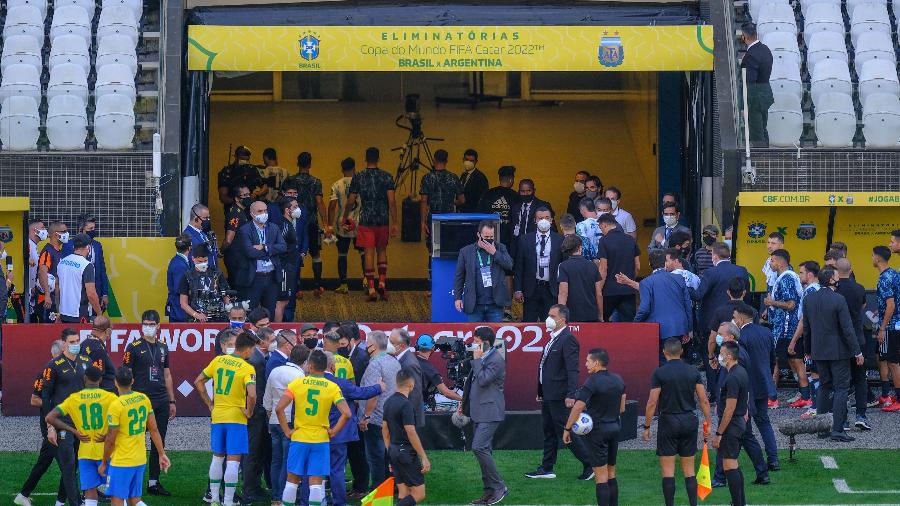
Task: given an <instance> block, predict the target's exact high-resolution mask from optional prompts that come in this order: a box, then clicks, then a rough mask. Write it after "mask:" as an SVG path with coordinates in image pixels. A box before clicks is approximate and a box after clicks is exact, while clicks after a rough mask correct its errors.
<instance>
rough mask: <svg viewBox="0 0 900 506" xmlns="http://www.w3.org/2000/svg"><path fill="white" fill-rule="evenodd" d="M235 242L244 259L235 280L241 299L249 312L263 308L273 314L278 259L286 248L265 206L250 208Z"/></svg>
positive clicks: (279, 259) (260, 204)
mask: <svg viewBox="0 0 900 506" xmlns="http://www.w3.org/2000/svg"><path fill="white" fill-rule="evenodd" d="M235 241H236V243H237V247H238V251H239V252H240V254H241V256H242V257H243V260H242V261H241V262H240V263H239V264H238V269H239V271H238V273H237V275H236V276H235V282H236V283H237V288H238V289H239V290H240V291H241V299H242V300H248V301H250V309H251V310H252V309H255V308H257V307H259V306H262V307H264V308H266V309H267V310H268V311H269V314H275V301H276V299H277V298H278V283H277V279H278V276H277V273H278V271H280V270H281V269H282V265H281V255H283V254H284V253H285V252H286V251H287V244H285V242H284V237H283V236H282V235H281V231H280V230H279V228H278V226H277V225H275V224H274V223H269V212H268V209H267V207H266V203H265V202H262V201H256V202H254V203H253V204H251V205H250V222H248V223H246V224H244V225H243V226H242V227H241V228H240V229H238V233H237V237H236V238H235Z"/></svg>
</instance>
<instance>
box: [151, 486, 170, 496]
mask: <svg viewBox="0 0 900 506" xmlns="http://www.w3.org/2000/svg"><path fill="white" fill-rule="evenodd" d="M147 493H148V494H150V495H158V496H161V497H169V496H171V495H172V493H171V492H169V491H168V490H166V488H165V487H163V486H162V483H160V482H156V485H151V486H149V487H147Z"/></svg>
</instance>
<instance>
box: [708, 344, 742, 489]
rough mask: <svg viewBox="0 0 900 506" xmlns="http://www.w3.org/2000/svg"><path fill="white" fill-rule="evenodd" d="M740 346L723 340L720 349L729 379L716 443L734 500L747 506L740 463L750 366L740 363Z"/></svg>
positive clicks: (724, 384)
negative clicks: (746, 367) (748, 369)
mask: <svg viewBox="0 0 900 506" xmlns="http://www.w3.org/2000/svg"><path fill="white" fill-rule="evenodd" d="M738 357H739V348H738V345H737V343H736V342H733V341H729V342H726V343H724V344H722V349H721V350H720V351H719V366H720V367H722V368H723V369H725V370H727V371H728V373H727V375H726V376H725V380H724V381H722V382H720V384H721V385H722V387H721V388H720V391H719V397H720V399H721V400H720V401H719V403H718V405H717V414H718V418H719V423H718V425H717V427H716V429H715V436H714V437H713V440H712V446H713V448H715V449H716V450H719V451H718V452H716V454H720V453H721V454H722V468H723V469H724V470H725V478H726V480H727V481H728V491H729V492H730V493H731V504H733V505H735V506H746V504H747V501H746V499H745V498H744V475H743V473H741V469H740V467H739V465H738V455H739V454H740V451H741V442H742V437H743V435H744V431H745V430H746V427H747V422H746V416H747V409H748V399H749V388H750V380H749V378H748V376H747V370H746V369H744V367H743V366H741V365H740V364H738Z"/></svg>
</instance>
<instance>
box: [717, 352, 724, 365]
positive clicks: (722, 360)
mask: <svg viewBox="0 0 900 506" xmlns="http://www.w3.org/2000/svg"><path fill="white" fill-rule="evenodd" d="M718 360H719V365H720V366H722V367H725V357H723V356H722V354H721V353H719V359H718Z"/></svg>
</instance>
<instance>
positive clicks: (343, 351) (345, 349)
mask: <svg viewBox="0 0 900 506" xmlns="http://www.w3.org/2000/svg"><path fill="white" fill-rule="evenodd" d="M338 355H340V356H342V357H344V358H347V357H349V356H350V347H349V346H341V347H340V348H338Z"/></svg>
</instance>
